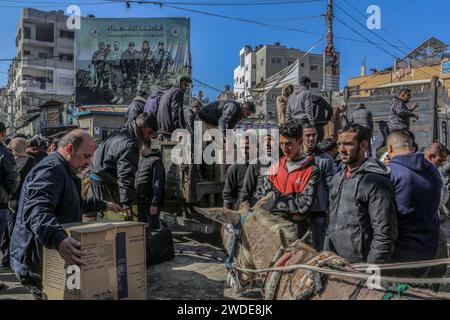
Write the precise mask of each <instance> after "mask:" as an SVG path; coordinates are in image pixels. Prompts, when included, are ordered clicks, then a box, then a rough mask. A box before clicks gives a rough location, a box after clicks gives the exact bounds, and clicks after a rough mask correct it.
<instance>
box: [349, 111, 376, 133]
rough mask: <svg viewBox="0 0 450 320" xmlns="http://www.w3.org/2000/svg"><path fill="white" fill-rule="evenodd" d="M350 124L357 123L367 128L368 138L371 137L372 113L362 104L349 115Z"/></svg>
mask: <svg viewBox="0 0 450 320" xmlns="http://www.w3.org/2000/svg"><path fill="white" fill-rule="evenodd" d="M350 122H351V123H357V124H360V125H362V126H363V127H366V128H369V130H370V138H372V135H373V116H372V112H370V111H368V110H367V109H366V105H365V104H364V103H360V104H359V106H358V107H357V108H356V110H355V111H354V112H353V113H352V114H351V115H350Z"/></svg>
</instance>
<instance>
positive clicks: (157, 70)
mask: <svg viewBox="0 0 450 320" xmlns="http://www.w3.org/2000/svg"><path fill="white" fill-rule="evenodd" d="M153 60H154V69H153V70H154V74H155V77H156V78H157V79H158V82H159V84H160V85H162V84H164V83H165V82H166V80H167V77H168V76H167V71H168V69H169V65H172V64H173V62H174V61H173V58H172V55H171V54H170V52H169V51H166V50H164V49H162V50H161V49H159V50H158V51H156V52H154V53H153Z"/></svg>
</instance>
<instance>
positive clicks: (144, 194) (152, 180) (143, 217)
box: [136, 148, 166, 230]
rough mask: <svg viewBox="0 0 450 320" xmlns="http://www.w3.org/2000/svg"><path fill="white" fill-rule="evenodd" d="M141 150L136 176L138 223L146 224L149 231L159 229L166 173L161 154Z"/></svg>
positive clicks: (144, 149) (146, 149)
mask: <svg viewBox="0 0 450 320" xmlns="http://www.w3.org/2000/svg"><path fill="white" fill-rule="evenodd" d="M149 149H150V148H143V150H142V152H141V155H142V157H141V159H140V162H139V170H138V173H137V175H136V200H137V205H138V221H139V222H144V223H146V224H147V226H148V228H149V229H150V230H155V229H159V227H160V223H159V213H160V211H161V207H162V205H163V200H164V188H165V183H166V172H165V170H164V165H163V163H162V155H161V152H160V151H159V150H158V151H154V152H149Z"/></svg>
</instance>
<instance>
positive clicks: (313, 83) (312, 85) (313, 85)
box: [311, 82, 319, 88]
mask: <svg viewBox="0 0 450 320" xmlns="http://www.w3.org/2000/svg"><path fill="white" fill-rule="evenodd" d="M318 87H319V83H317V82H311V88H318Z"/></svg>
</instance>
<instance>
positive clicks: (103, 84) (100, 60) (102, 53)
mask: <svg viewBox="0 0 450 320" xmlns="http://www.w3.org/2000/svg"><path fill="white" fill-rule="evenodd" d="M108 52H109V47H108V48H106V47H105V43H104V42H100V43H99V44H98V50H97V51H95V52H94V54H93V55H92V61H91V62H92V65H93V66H94V68H95V81H93V87H94V88H97V89H98V88H102V89H103V90H108V87H109V72H108V70H106V56H107V55H108Z"/></svg>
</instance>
